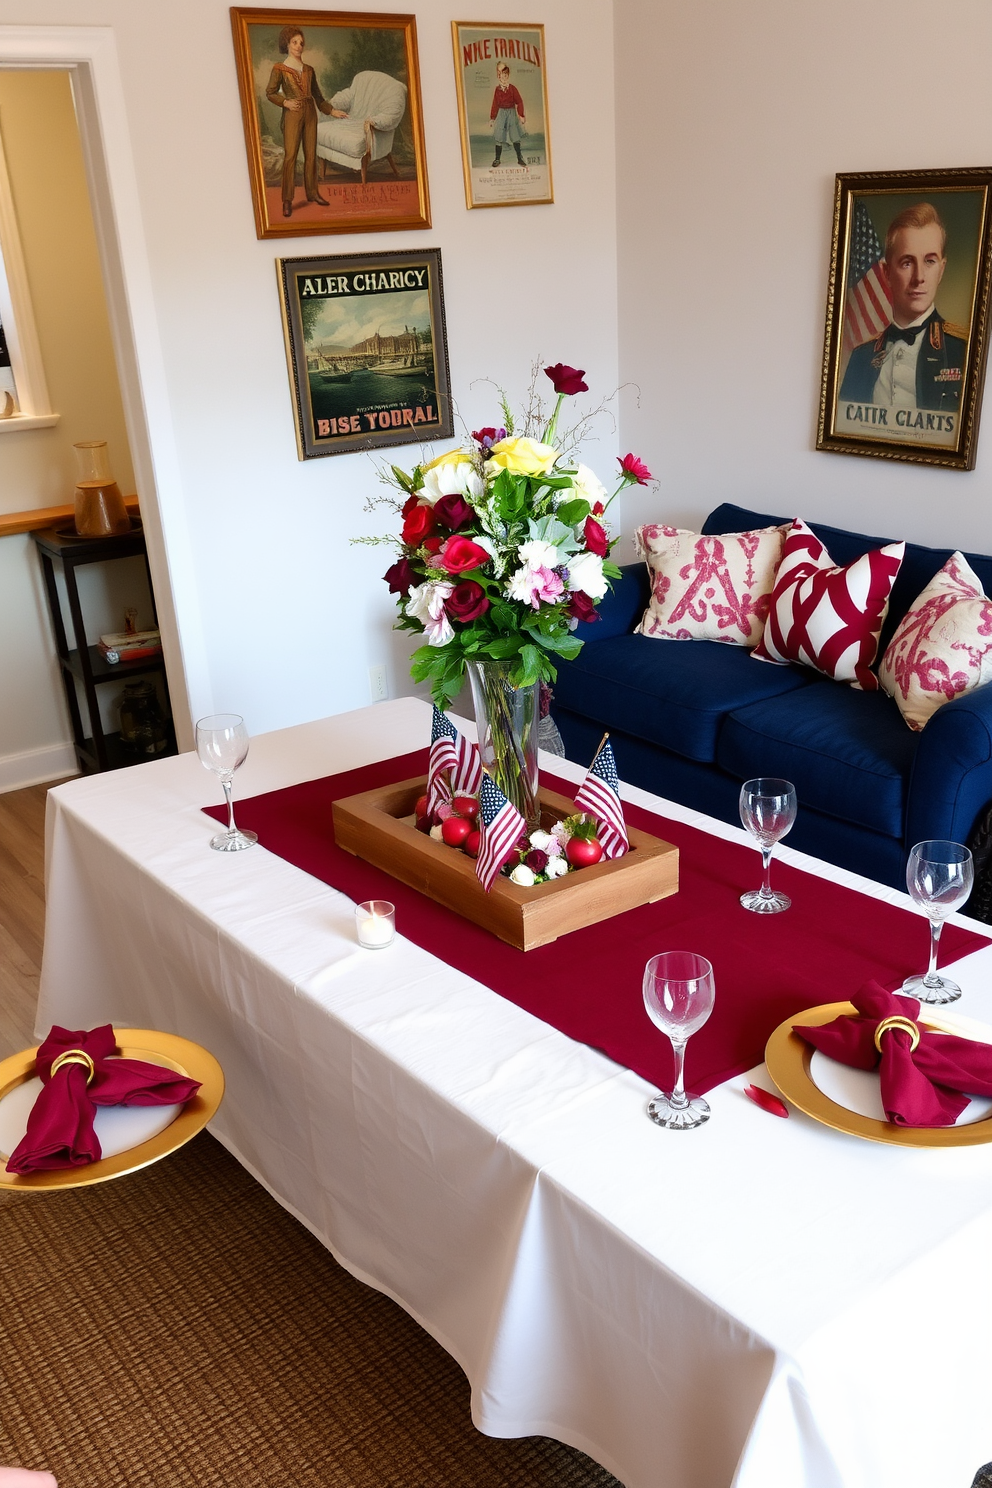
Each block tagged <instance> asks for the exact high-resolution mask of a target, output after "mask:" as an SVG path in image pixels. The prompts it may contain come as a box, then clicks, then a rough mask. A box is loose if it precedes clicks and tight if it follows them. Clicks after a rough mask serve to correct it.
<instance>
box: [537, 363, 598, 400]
mask: <svg viewBox="0 0 992 1488" xmlns="http://www.w3.org/2000/svg"><path fill="white" fill-rule="evenodd" d="M544 375H545V377H550V378H551V384H552V386H553V388H554V390H555V392H556V393H565V394H566V395H568V396H571V394H573V393H587V392H588V391H589V387H588V384H587V383H585V382H583V381H582V379H583V377H585V375H586V374H585V372H583V371H581V370H580V369H579V368H578V367H566V366H565V364H564V363H563V362H555V364H554V366H553V367H545V369H544Z"/></svg>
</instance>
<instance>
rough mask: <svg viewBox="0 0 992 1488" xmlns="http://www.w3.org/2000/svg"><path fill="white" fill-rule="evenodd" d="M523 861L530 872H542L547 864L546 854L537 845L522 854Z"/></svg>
mask: <svg viewBox="0 0 992 1488" xmlns="http://www.w3.org/2000/svg"><path fill="white" fill-rule="evenodd" d="M524 862H525V863H526V864H527V867H528V868H529V869H530V870H531V872H532V873H543V872H544V870H545V868H547V866H548V855H547V853H546V852H542V851H541V849H540V848H539V847H532V848H531V850H530V852H529V853H526V854H525V855H524Z"/></svg>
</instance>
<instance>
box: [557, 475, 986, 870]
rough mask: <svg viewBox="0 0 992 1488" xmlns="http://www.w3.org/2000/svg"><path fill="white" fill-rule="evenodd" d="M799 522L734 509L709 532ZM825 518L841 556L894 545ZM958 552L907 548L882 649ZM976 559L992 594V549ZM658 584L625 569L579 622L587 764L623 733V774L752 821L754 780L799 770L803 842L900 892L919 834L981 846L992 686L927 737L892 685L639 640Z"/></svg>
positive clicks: (567, 676)
mask: <svg viewBox="0 0 992 1488" xmlns="http://www.w3.org/2000/svg"><path fill="white" fill-rule="evenodd" d="M788 520H790V519H789V518H787V517H778V516H770V515H768V514H767V513H765V512H754V511H747V510H746V509H744V508H743V507H739V506H734V505H732V504H730V503H724V504H723V505H722V506H718V507H717V508H716V510H715V511H714V512H712V513H711V514H710V516H709V517H707V519H706V521H705V523H704V524H703V528H702V531H703V532H704V533H709V534H712V533H721V532H746V531H748V530H750V529H753V528H758V527H770V526H773V525H775V524H777V523H781V522H784V521H788ZM810 525H811V527H812V529H813V531H814V532H815V533H816V535H817V536H818V537H819V538H820V539H821V541H822V542H824V543H825V544H826V547H827V549H828V551H829V552H830V555H831V557H832V558H833V560H834V562H835V563H839V564H846V563H850V562H851V561H852V559H854V558H858V557H860V556H861V554H862V553H866V552H868V551H869V550H870V549H872V548H877V547H881V546H883V545H884V544H885V543H887V542H891V541H893V539H892V538H883V537H866V536H864V535H863V534H861V533H857V532H845V531H843V530H841V529H840V528H837V527H825V526H823V525H822V524H820V523H816V522H813V523H810ZM951 552H952V549H950V548H948V549H938V548H924V547H920V546H918V545H916V544H914V543H908V544H907V545H906V556H905V559H904V561H903V564H902V568H901V569H900V571H899V575H898V577H897V579H896V582H895V585H894V587H893V591H892V600H891V603H890V606H889V613H888V616H887V617H886V623H885V627H884V629H883V631H882V637H881V643H880V646H879V657H881V655H882V653H883V652H884V650H885V647H886V646H887V645H888V643H889V641H890V640H891V638H892V635H893V633H894V631H895V628H896V626H897V624H898V623H899V621H900V620H901V619H902V617H903V615H904V614H905V613H906V611H907V610H908V609H909V607H910V605H911V604H912V603H913V601H914V599H915V598H916V596H917V595H918V594H919V593H920V591H921V590H922V589H923V588H924V587H925V585H926V584H927V583H928V582H929V580H930V579H932V578H933V576H934V574H935V573H937V571H938V570H939V569H940V568H941V567H942V566H943V564H944V563H945V562H946V560H947V559H948V558H949V557H950V554H951ZM965 556H966V557H967V559H968V562H969V563H970V564H971V566H972V568H973V569H974V570H975V573H976V574H977V576H978V577H979V578H980V579H981V581H982V584H983V585H984V588H985V592H986V593H987V594H989V593H992V558H989V557H985V556H981V555H978V554H973V553H968V554H966V555H965ZM649 587H650V586H649V579H648V574H647V570H646V567H645V565H644V564H642V563H640V564H632V565H630V566H629V567H625V568H624V569H623V578H622V580H620V581H618V582H617V583H616V584H615V585H614V589H613V592H612V593H611V594H609V595H608V596H607V597H606V599H605V600H604V601H603V603H602V604H601V605H600V607H599V615H600V619H599V620H598V621H597V622H594V623H592V624H588V625H580V626H579V628H578V631H577V632H576V633H577V634H578V635H579V636H580V637H581V638H582V640H584V641H585V642H586V645H585V646H584V647H583V648H582V651H581V652H580V653H579V655H578V657H577V658H576V659H575V660H574V661H571V662H567V663H564V664H562V665H561V666H560V667H559V670H558V681H557V683H556V684H555V690H554V702H553V705H552V713H553V715H554V718H555V721H556V723H557V724H558V727H559V729H560V731H561V735H562V738H563V740H564V743H565V753H566V754H567V755H568V757H569V758H570V759H573V760H576V761H578V762H579V763H581V764H587V763H588V762H589V760H590V759H591V757H592V754H593V751H594V750H595V748H596V745H597V744H598V742H599V740H600V738H601V737H602V734H603V731H604V729H609V731H610V736H611V739H612V742H613V747H614V751H615V754H616V760H617V768H618V770H619V772H620V778H621V779H622V780H626V781H629V782H630V783H631V784H632V785H639V786H642V787H643V788H644V789H646V790H650V791H655V792H656V793H657V794H659V795H662V796H667V797H669V798H670V799H672V800H675V801H681V802H682V803H683V804H685V805H687V806H692V807H697V808H699V809H700V810H702V811H706V812H708V813H709V814H710V815H711V816H716V817H719V818H721V819H722V820H724V821H728V822H735V823H738V824H739V822H740V817H739V815H738V809H737V800H738V796H739V793H740V787H741V782H742V781H744V780H749V779H751V778H752V777H753V776H755V775H778V776H784V777H785V778H786V779H787V780H791V781H792V782H793V783H794V785H795V787H796V791H797V794H798V797H799V815H798V818H797V821H796V825H795V826H794V828H793V829H792V832H791V833H790V835H789V844H790V846H792V847H797V848H801V849H802V850H803V851H804V852H808V853H812V854H813V855H814V856H816V857H819V858H824V859H826V861H827V862H830V863H838V864H840V865H841V866H842V867H844V868H852V869H855V870H856V871H857V872H859V873H863V874H866V875H867V876H868V877H869V878H874V879H877V880H878V881H879V882H881V883H887V884H893V885H895V886H896V887H897V888H905V885H906V879H905V865H906V857H907V854H908V852H909V850H910V848H911V847H912V846H913V844H914V843H915V842H922V841H923V840H924V839H925V838H949V839H950V840H952V841H955V842H967V841H968V840H969V838H970V837H971V834H972V832H973V830H974V827H975V825H976V820H977V818H978V817H979V816H980V815H981V813H982V811H983V808H984V807H985V806H986V805H987V803H988V802H989V800H990V798H992V684H989V685H988V686H985V687H980V688H977V689H975V691H973V692H970V693H967V694H965V695H964V696H962V697H959V698H955V699H954V701H953V702H950V703H946V704H945V705H944V706H943V707H942V708H940V709H939V710H938V711H937V713H936V714H935V715H934V716H933V717H932V718H931V720H930V721H929V723H928V724H927V726H926V728H925V729H923V730H922V732H920V733H914V732H913V731H912V730H911V729H910V728H909V727H908V725H907V724H906V723H905V722H904V721H903V719H902V717H901V716H900V714H899V711H898V709H897V708H896V705H895V703H894V702H893V701H892V699H891V698H889V697H887V696H886V695H885V693H883V692H881V691H879V692H874V693H872V692H868V693H866V692H861V691H858V690H857V689H855V688H853V687H849V686H847V685H846V684H843V683H837V682H832V681H831V680H830V679H829V678H826V677H821V676H820V675H819V674H818V673H817V672H814V671H812V670H811V669H810V668H808V667H801V666H787V667H778V666H772V665H769V664H768V663H761V662H757V661H755V660H753V659H752V657H751V655H750V653H749V652H748V651H746V650H744V648H743V647H740V646H730V645H725V644H722V643H720V642H717V641H667V640H656V639H652V638H650V637H648V636H640V635H632V634H631V632H632V630H633V628H634V626H635V625H636V624H637V623H638V621H639V620H640V617H641V615H642V613H643V611H644V608H645V606H646V604H647V602H648V597H649Z"/></svg>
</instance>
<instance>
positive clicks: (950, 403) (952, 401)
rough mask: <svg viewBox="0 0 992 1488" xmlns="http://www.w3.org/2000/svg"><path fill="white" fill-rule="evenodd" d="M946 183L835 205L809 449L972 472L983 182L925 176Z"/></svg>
mask: <svg viewBox="0 0 992 1488" xmlns="http://www.w3.org/2000/svg"><path fill="white" fill-rule="evenodd" d="M949 174H950V173H947V172H926V173H924V176H925V177H929V178H931V179H921V178H917V179H919V186H918V188H917V189H915V190H906V189H901V190H893V189H884V190H880V189H874V190H858V189H851V190H848V191H847V193H846V196H845V195H843V194H842V196H841V200H840V202H839V209H840V210H839V213H838V217H839V221H840V227H841V232H840V234H839V240H838V241H835V244H834V266H833V274H832V289H833V296H832V307H831V308H832V310H833V315H832V317H831V316H830V315H829V313H828V326H827V348H826V354H825V384H826V389H827V399H826V401H827V407H826V408H825V409H823V410H822V413H821V429H820V438H819V439H818V441H817V447H818V448H821V449H824V448H828V449H833V450H844V451H845V452H847V453H858V454H875V453H878V454H884V455H888V456H889V457H895V458H905V459H913V458H919V459H924V460H928V461H931V462H933V461H935V462H936V463H940V464H954V465H960V466H961V467H962V468H969V469H970V468H971V466H972V465H973V463H974V440H975V435H976V433H977V413H978V393H979V392H980V382H981V375H982V373H983V371H984V344H983V343H984V334H983V330H984V328H983V327H979V326H978V325H977V324H976V320H977V317H978V309H977V307H978V305H979V304H980V303H981V298H982V297H980V296H979V285H980V282H981V281H982V280H983V278H984V279H986V280H987V276H988V257H989V254H988V235H989V222H988V215H989V210H988V209H989V201H988V184H989V182H988V180H987V179H985V178H986V177H988V176H989V173H988V172H966V173H955V174H956V175H962V174H965V175H976V176H980V177H982V178H983V179H982V180H981V181H980V182H976V184H975V185H974V186H973V187H971V189H957V183H956V182H955V183H954V185H953V186H952V184H951V183H948V184H946V185H945V184H943V183H942V182H941V181H940V180H939V179H933V178H939V177H942V176H946V175H949ZM858 179H859V178H857V177H847V178H844V177H838V191H839V192H842V189H843V188H842V183H843V182H845V181H857V180H858ZM874 181H876V182H880V178H878V177H875V178H874ZM900 184H901V183H900ZM979 350H980V351H981V353H982V354H981V355H979ZM823 415H826V417H824V416H823ZM828 420H829V425H828Z"/></svg>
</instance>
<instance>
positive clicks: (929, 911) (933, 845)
mask: <svg viewBox="0 0 992 1488" xmlns="http://www.w3.org/2000/svg"><path fill="white" fill-rule="evenodd" d="M974 879H975V865H974V863H973V861H972V857H971V853H970V852H969V850H968V849H967V848H966V847H962V845H961V843H960V842H918V843H917V844H916V846H915V847H914V848H913V850H912V852H911V853H910V855H909V861H908V862H907V864H906V887H907V888H908V889H909V894H910V898H911V899H912V901H913V903H914V904H917V905H919V907H920V909H922V910H923V913H924V914H925V915H926V917H927V919H928V920H929V921H930V966H929V968H928V970H927V971H926V972H925V973H924V974H922V975H917V976H911V977H907V978H906V980H905V981H904V982H903V984H902V990H903V991H904V992H905V993H907V994H908V995H909V996H910V997H916V998H919V1000H920V1002H932V1003H941V1002H956V1001H957V999H958V998H959V997H960V996H961V988H960V987H959V986H958V984H957V982H952V981H951V980H950V979H949V978H948V977H942V976H938V975H937V946H938V943H939V941H940V932H941V930H943V928H944V921H945V920H946V919H947V916H948V915H949V914H950V913H951V912H952V910H955V909H960V907H961V905H962V904H964V902H965V900H966V899H967V898H968V895H969V894H970V893H971V886H972V884H973V883H974Z"/></svg>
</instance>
